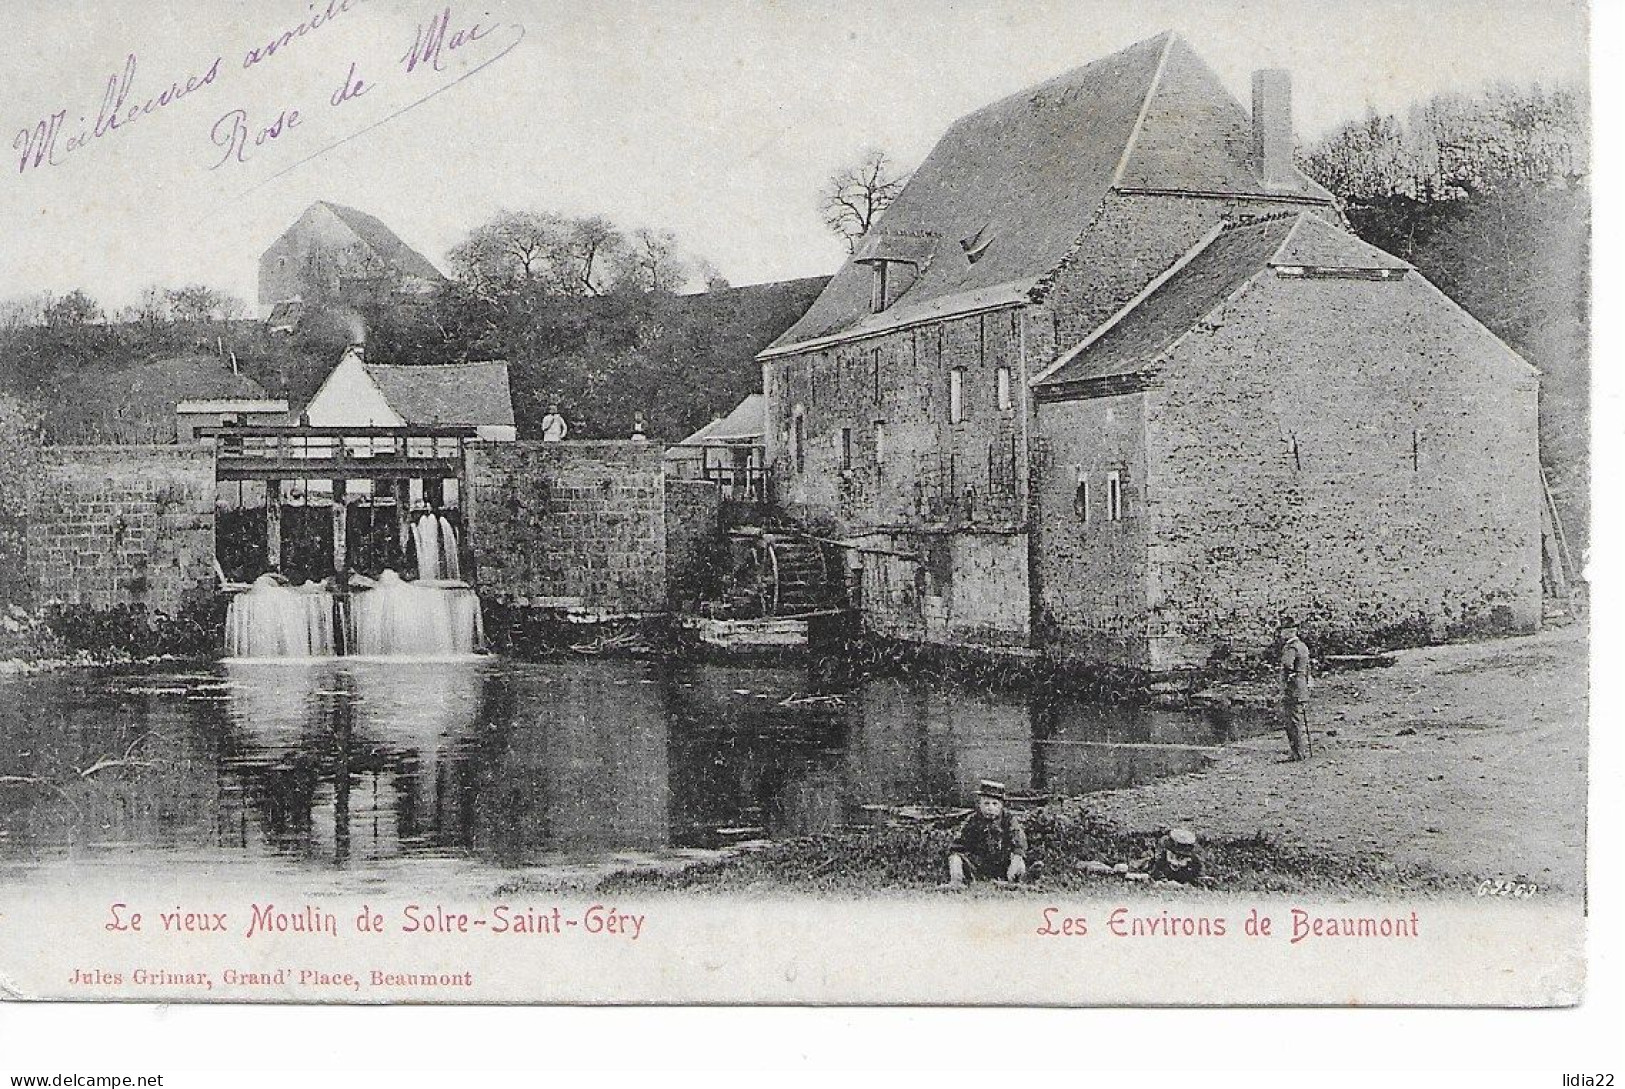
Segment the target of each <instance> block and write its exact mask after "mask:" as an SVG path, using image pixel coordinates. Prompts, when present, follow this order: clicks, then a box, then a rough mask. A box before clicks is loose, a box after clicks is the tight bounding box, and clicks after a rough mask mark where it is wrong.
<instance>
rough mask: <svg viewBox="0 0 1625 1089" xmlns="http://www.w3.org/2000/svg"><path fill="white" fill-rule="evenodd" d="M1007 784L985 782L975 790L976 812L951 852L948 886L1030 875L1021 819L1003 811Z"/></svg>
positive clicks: (956, 838)
mask: <svg viewBox="0 0 1625 1089" xmlns="http://www.w3.org/2000/svg"><path fill="white" fill-rule="evenodd" d="M1007 797H1008V795H1007V794H1006V792H1005V789H1004V784H1003V783H997V782H994V781H993V780H992V779H983V780H982V782H981V785H980V786H978V787H977V789H976V812H974V813H972V814H971V815H970V816H969V817H966V818H965V823H964V824H962V825H960V826H959V834H958V835H956V836H955V837H954V842H953V845H952V846H951V847H949V848H948V883H949V884H950V885H963V884H964V883H965V882H966V881H967V880H970V881H977V880H981V881H1020V880H1021V879H1022V878H1023V877H1025V876H1026V875H1027V833H1026V832H1024V831H1023V830H1022V827H1021V819H1020V818H1019V817H1017V816H1016V815H1015V814H1013V813H1010V812H1009V811H1007V810H1006V809H1005V807H1004V805H1005V801H1006V799H1007Z"/></svg>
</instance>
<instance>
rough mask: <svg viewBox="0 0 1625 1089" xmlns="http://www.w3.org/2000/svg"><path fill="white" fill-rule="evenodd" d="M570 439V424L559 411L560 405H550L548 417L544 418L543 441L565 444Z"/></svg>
mask: <svg viewBox="0 0 1625 1089" xmlns="http://www.w3.org/2000/svg"><path fill="white" fill-rule="evenodd" d="M569 437H570V424H569V422H568V421H567V420H565V418H564V413H562V412H560V411H559V406H558V405H556V404H555V405H548V406H547V415H546V416H543V417H542V441H543V442H563V441H564V440H565V439H567V438H569Z"/></svg>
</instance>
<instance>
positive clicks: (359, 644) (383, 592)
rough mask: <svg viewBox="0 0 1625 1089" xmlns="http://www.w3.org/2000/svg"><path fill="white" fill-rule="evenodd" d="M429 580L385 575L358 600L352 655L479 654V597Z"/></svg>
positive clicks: (352, 617) (354, 604) (352, 623)
mask: <svg viewBox="0 0 1625 1089" xmlns="http://www.w3.org/2000/svg"><path fill="white" fill-rule="evenodd" d="M427 520H429V516H427V515H426V516H425V521H427ZM419 525H420V526H422V525H423V522H420V523H419ZM427 582H436V580H432V579H431V580H427ZM427 582H426V580H425V579H420V580H418V581H417V582H404V581H402V579H401V577H400V576H399V575H397V574H396V573H395V572H393V571H385V572H384V573H383V574H381V575H379V576H378V584H377V585H376V586H375V587H373V588H372V589H370V590H362V591H359V592H357V593H356V594H355V595H354V596H352V597H351V599H350V622H349V636H350V639H349V645H348V648H347V649H348V650H349V653H351V654H353V655H365V656H377V657H399V656H403V655H410V656H425V657H440V656H452V655H462V654H472V653H474V649H475V648H476V647H477V646H479V645H480V644H481V643H482V642H484V640H485V630H484V626H483V622H482V620H481V617H480V599H479V596H478V595H476V594H475V593H474V591H473V590H472V589H470V588H469V587H468V586H466V585H463V584H460V583H459V584H456V585H447V584H445V583H444V582H439V583H438V584H435V585H429V584H427Z"/></svg>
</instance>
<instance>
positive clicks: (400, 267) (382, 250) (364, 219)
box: [313, 200, 446, 282]
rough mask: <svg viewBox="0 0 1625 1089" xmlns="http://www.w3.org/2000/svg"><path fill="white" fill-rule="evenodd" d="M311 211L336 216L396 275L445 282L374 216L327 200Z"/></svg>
mask: <svg viewBox="0 0 1625 1089" xmlns="http://www.w3.org/2000/svg"><path fill="white" fill-rule="evenodd" d="M313 207H321V208H325V209H327V211H329V212H331V213H332V214H333V215H335V216H337V217H338V219H339V221H340V222H342V223H343V224H344V225H345V226H346V227H348V228H350V230H351V231H353V232H355V235H356V237H357V238H359V239H361V241H362V242H364V243H366V245H367V247H368V248H369V249H371V250H372V251H373V252H374V253H375V254H377V255H378V257H379V258H380V259H381V260H383V261H384V262H385V263H387V264H388V265H390V266H391V267H392V268H394V269H395V270H396V271H397V272H400V273H402V274H403V275H406V276H415V277H418V278H419V279H423V280H431V281H435V282H439V281H441V280H444V279H445V278H446V277H445V275H444V274H443V273H441V271H440V270H439V269H437V268H435V267H434V263H433V262H431V261H430V260H429V259H428V258H427V257H425V256H423V255H422V254H421V253H419V252H418V251H417V250H415V249H413V248H412V247H411V246H408V245H407V244H406V243H405V242H402V241H401V239H400V236H399V235H397V234H396V233H395V232H394V231H392V230H390V229H389V227H388V226H387V225H386V224H385V223H384V221H383V220H381V219H379V218H378V217H377V216H371V215H368V214H367V213H366V212H363V211H361V210H360V209H358V208H351V207H350V206H349V205H346V204H334V203H333V202H332V201H330V200H320V201H317V202H316V204H315V205H314V206H313Z"/></svg>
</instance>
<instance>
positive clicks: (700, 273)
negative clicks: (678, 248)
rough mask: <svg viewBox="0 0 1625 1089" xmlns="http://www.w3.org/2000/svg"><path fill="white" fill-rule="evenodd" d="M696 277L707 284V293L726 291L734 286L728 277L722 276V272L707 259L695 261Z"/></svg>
mask: <svg viewBox="0 0 1625 1089" xmlns="http://www.w3.org/2000/svg"><path fill="white" fill-rule="evenodd" d="M694 276H695V277H696V278H697V279H698V280H700V281H701V282H702V283H704V284H705V290H707V291H726V290H727V289H728V288H730V287H732V286H733V285H732V284H731V283H729V282H728V277H726V276H724V275H723V274H722V270H721V269H719V268H717V266H716V264H715V263H713V262H712V261H711V259H710V258H707V257H696V258H695V259H694Z"/></svg>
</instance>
